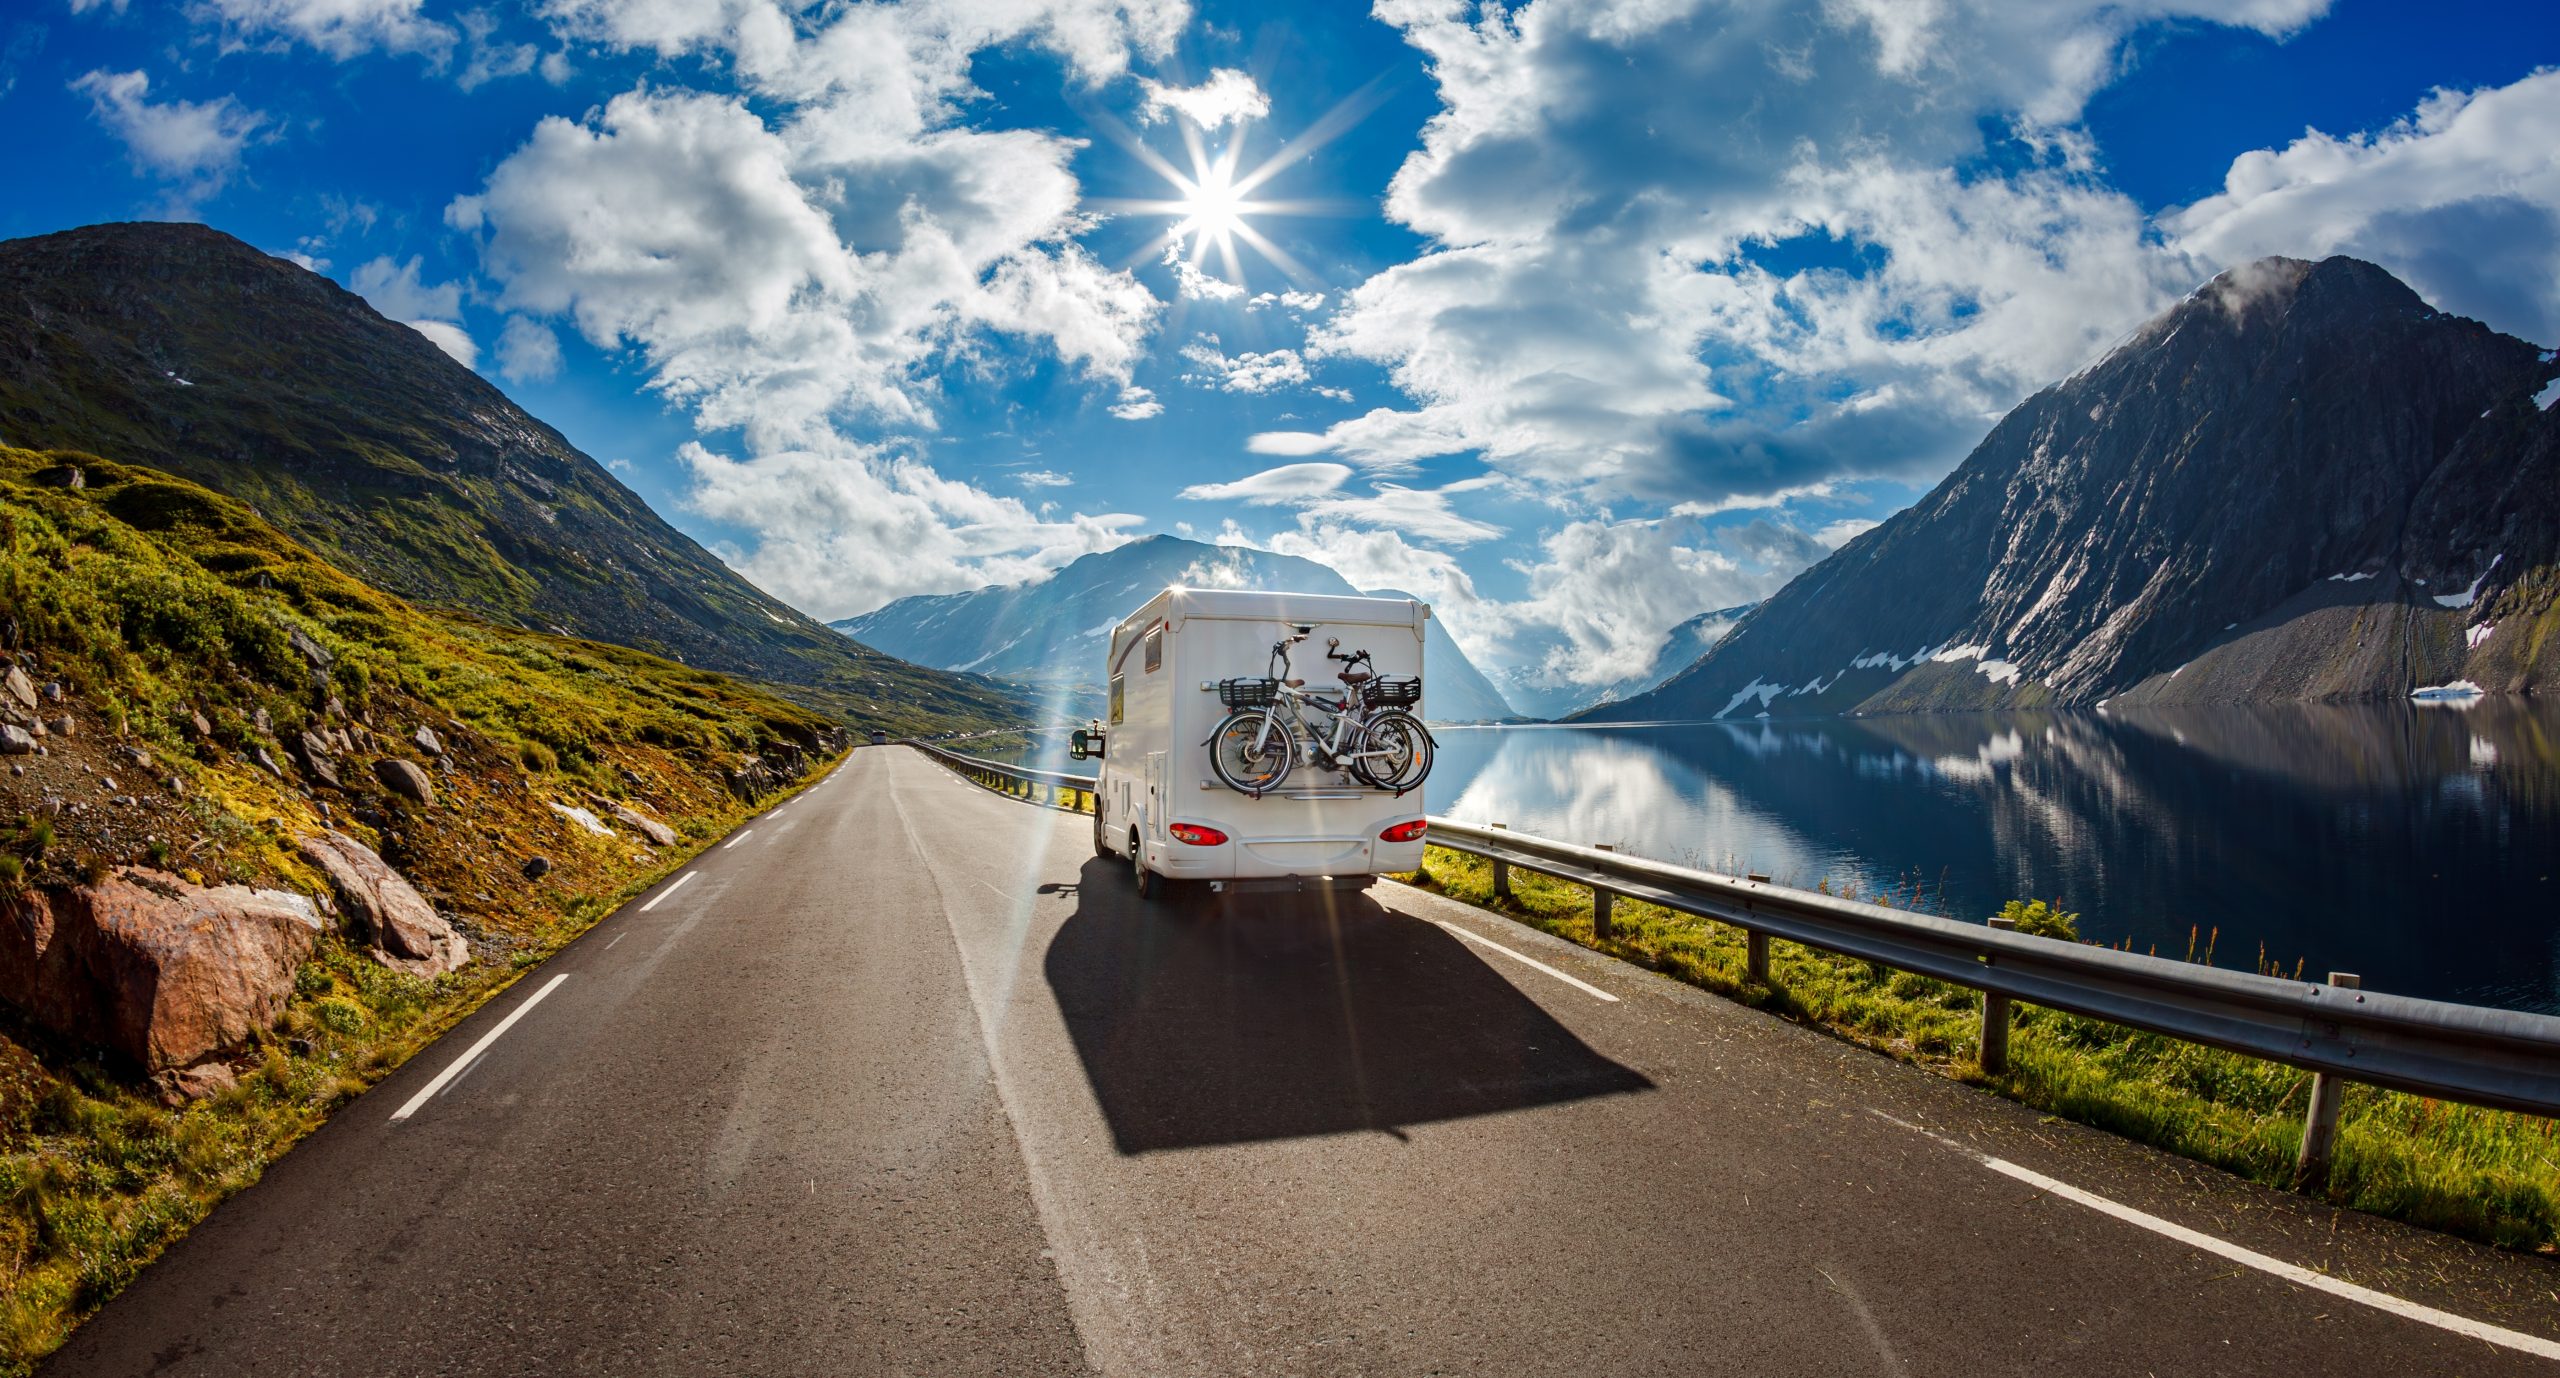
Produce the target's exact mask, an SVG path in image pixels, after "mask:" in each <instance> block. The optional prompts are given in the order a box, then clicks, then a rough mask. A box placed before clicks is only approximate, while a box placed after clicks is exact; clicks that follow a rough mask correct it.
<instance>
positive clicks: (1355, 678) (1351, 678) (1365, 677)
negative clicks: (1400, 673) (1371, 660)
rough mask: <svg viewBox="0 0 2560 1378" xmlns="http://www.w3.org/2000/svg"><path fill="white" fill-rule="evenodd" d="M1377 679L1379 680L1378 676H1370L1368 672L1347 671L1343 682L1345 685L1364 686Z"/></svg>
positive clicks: (1343, 673) (1344, 673) (1344, 672)
mask: <svg viewBox="0 0 2560 1378" xmlns="http://www.w3.org/2000/svg"><path fill="white" fill-rule="evenodd" d="M1375 678H1377V676H1375V675H1372V674H1370V673H1369V672H1368V671H1366V670H1345V671H1343V672H1342V682H1343V683H1345V684H1364V683H1367V682H1368V681H1370V680H1372V679H1375Z"/></svg>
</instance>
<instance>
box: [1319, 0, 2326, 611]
mask: <svg viewBox="0 0 2560 1378" xmlns="http://www.w3.org/2000/svg"><path fill="white" fill-rule="evenodd" d="M2325 7H2326V0H2241V3H2222V0H2136V2H2135V3H2130V4H2121V3H2114V0H2057V2H2056V3H2050V4H2037V5H2018V4H2003V3H1992V0H1932V2H1931V3H1903V2H1902V0H1757V2H1755V3H1743V2H1741V0H1732V2H1719V0H1641V2H1638V0H1529V3H1525V4H1521V5H1517V6H1513V7H1508V8H1490V7H1489V8H1485V9H1482V10H1477V9H1472V8H1467V7H1460V6H1452V5H1445V4H1438V3H1428V2H1427V0H1387V2H1386V3H1383V4H1381V5H1380V6H1379V7H1378V14H1379V17H1380V18H1381V19H1383V20H1385V21H1386V22H1388V23H1390V24H1392V25H1394V26H1396V27H1397V28H1399V29H1400V30H1402V31H1403V33H1404V35H1405V37H1406V39H1407V41H1409V42H1410V43H1412V44H1413V45H1414V46H1416V47H1417V48H1419V49H1421V51H1422V52H1423V53H1424V55H1425V56H1426V58H1427V59H1428V61H1429V62H1430V64H1431V69H1432V72H1433V75H1434V78H1435V80H1436V81H1437V82H1438V85H1439V91H1440V96H1441V101H1442V106H1443V108H1442V110H1441V112H1440V113H1439V114H1438V115H1437V116H1436V117H1435V118H1434V119H1433V120H1432V121H1431V122H1430V124H1429V125H1428V126H1427V127H1426V129H1425V131H1424V137H1423V145H1422V147H1421V148H1420V149H1418V150H1417V151H1415V152H1414V153H1413V154H1411V155H1410V156H1409V157H1408V158H1407V159H1406V161H1405V163H1404V165H1403V166H1402V168H1401V169H1400V170H1399V171H1398V173H1397V175H1396V177H1395V179H1394V181H1393V183H1392V185H1391V187H1390V190H1389V195H1388V199H1387V206H1388V211H1389V214H1390V215H1391V216H1392V217H1393V218H1394V219H1396V220H1398V221H1400V222H1401V223H1403V224H1405V225H1406V226H1408V227H1410V228H1412V229H1413V230H1415V231H1416V232H1418V233H1420V234H1422V235H1424V236H1426V237H1427V239H1428V240H1429V247H1428V248H1427V249H1426V250H1425V251H1424V252H1423V253H1422V254H1420V255H1419V256H1417V257H1416V258H1415V259H1413V260H1412V261H1410V262H1407V263H1403V264H1399V265H1397V266H1395V267H1392V268H1389V269H1387V270H1385V271H1383V272H1381V273H1378V274H1377V275H1375V276H1373V277H1372V278H1370V279H1369V280H1368V281H1367V282H1365V283H1363V284H1361V285H1360V286H1358V287H1356V288H1354V289H1353V290H1351V291H1350V292H1349V293H1347V294H1346V295H1345V296H1344V297H1343V299H1342V301H1341V304H1340V306H1339V308H1338V310H1337V313H1336V314H1335V315H1334V317H1333V318H1332V319H1331V320H1329V321H1328V322H1326V323H1325V324H1324V325H1322V326H1321V327H1319V328H1318V329H1317V330H1316V331H1315V332H1314V334H1313V335H1312V337H1311V339H1310V342H1309V347H1308V349H1307V355H1308V357H1309V358H1310V359H1313V358H1317V357H1321V356H1325V355H1347V356H1351V357H1356V358H1360V359H1364V360H1368V361H1370V362H1373V363H1376V364H1379V365H1381V366H1383V367H1385V368H1386V369H1387V370H1388V371H1389V375H1390V377H1391V379H1392V380H1393V381H1394V382H1395V384H1396V385H1397V386H1398V387H1399V388H1401V389H1402V390H1403V391H1404V392H1405V393H1406V394H1407V396H1408V397H1409V398H1410V399H1411V404H1410V405H1407V406H1403V407H1398V408H1392V409H1390V408H1380V409H1375V410H1372V411H1370V412H1368V413H1366V414H1365V415H1362V416H1358V417H1354V418H1351V419H1348V420H1345V421H1342V422H1339V423H1337V424H1335V425H1333V426H1331V427H1330V428H1328V429H1327V431H1326V432H1325V439H1326V444H1325V446H1324V447H1323V448H1324V449H1326V450H1328V451H1330V452H1332V453H1336V454H1339V455H1340V456H1342V457H1343V458H1345V459H1346V460H1349V461H1351V462H1353V463H1356V464H1360V465H1364V466H1368V467H1373V468H1383V469H1390V470H1391V469H1394V468H1397V467H1401V466H1409V465H1412V464H1414V463H1416V462H1418V461H1419V460H1421V459H1424V458H1427V457H1430V456H1435V455H1446V454H1456V453H1464V452H1479V453H1481V454H1482V455H1483V456H1484V457H1485V458H1486V460H1487V461H1489V462H1490V463H1492V464H1493V465H1495V466H1496V467H1498V468H1500V469H1502V470H1504V471H1506V472H1509V473H1511V474H1514V475H1516V476H1518V477H1520V478H1522V479H1524V480H1527V481H1529V482H1532V483H1534V484H1537V485H1540V486H1543V487H1545V488H1547V489H1549V490H1550V491H1552V492H1554V493H1556V494H1558V495H1560V496H1562V497H1566V498H1569V499H1571V500H1574V501H1579V502H1582V503H1585V504H1597V503H1607V502H1610V501H1613V500H1615V499H1618V498H1621V497H1625V498H1634V499H1637V500H1639V501H1643V502H1660V503H1663V504H1665V505H1669V504H1673V503H1679V502H1715V501H1719V500H1724V499H1728V498H1733V497H1736V496H1746V497H1747V496H1751V495H1759V494H1767V493H1771V492H1776V491H1780V490H1785V489H1790V488H1802V487H1805V486H1807V485H1810V484H1814V483H1818V482H1821V481H1824V480H1827V479H1835V478H1841V477H1848V476H1854V475H1859V474H1868V473H1877V474H1890V475H1894V476H1898V477H1911V478H1925V477H1935V476H1936V475H1937V473H1939V472H1942V471H1943V469H1944V467H1945V466H1946V465H1947V464H1949V463H1951V462H1952V461H1953V460H1954V459H1955V458H1956V457H1958V456H1959V455H1960V454H1961V453H1962V452H1963V451H1964V449H1965V448H1966V447H1968V446H1970V445H1971V444H1972V443H1973V442H1974V441H1975V440H1977V439H1979V437H1980V435H1981V431H1982V428H1983V423H1984V419H1985V417H1986V415H1989V414H1996V413H1997V412H1999V411H2001V410H2004V409H2005V408H2007V407H2008V406H2010V405H2012V404H2014V403H2015V402H2016V401H2017V400H2018V399H2020V398H2021V397H2023V396H2025V395H2026V393H2028V392H2029V391H2032V390H2033V389H2034V388H2036V387H2040V386H2042V385H2044V384H2045V383H2047V382H2050V381H2051V380H2052V379H2053V378H2054V377H2056V376H2059V375H2061V374H2063V373H2066V372H2068V371H2069V370H2070V369H2071V368H2073V367H2075V366H2077V365H2078V364H2080V363H2082V362H2084V361H2085V360H2086V359H2087V358H2088V357H2090V356H2091V355H2092V354H2093V353H2094V352H2096V351H2097V350H2099V349H2101V348H2103V347H2104V346H2105V345H2106V344H2107V343H2109V342H2110V341H2112V340H2113V339H2115V338H2117V337H2118V336H2120V335H2121V333H2122V332H2123V331H2124V330H2125V329H2126V328H2128V327H2129V326H2130V325H2131V324H2132V323H2134V322H2135V321H2137V320H2139V319H2141V318H2142V317H2143V316H2145V315H2147V314H2148V313H2150V312H2151V311H2153V310H2154V309H2156V308H2157V307H2159V306H2161V305H2164V304H2166V303H2167V302H2168V301H2170V300H2173V299H2174V298H2175V297H2176V296H2177V295H2178V294H2179V293H2180V292H2182V291H2183V290H2184V289H2185V288H2187V287H2188V286H2190V285H2192V284H2193V283H2194V282H2195V281H2198V280H2200V279H2201V278H2202V277H2204V276H2207V275H2209V274H2208V273H2206V272H2202V271H2199V268H2198V265H2197V264H2196V263H2195V261H2194V260H2192V259H2191V258H2190V257H2189V256H2188V255H2186V254H2185V253H2183V252H2181V251H2179V250H2178V249H2177V248H2175V247H2172V246H2164V245H2162V244H2161V243H2160V242H2159V238H2158V236H2157V234H2156V231H2155V230H2154V229H2153V227H2152V226H2150V225H2149V224H2148V223H2147V221H2146V219H2145V217H2144V216H2143V214H2142V213H2141V210H2140V208H2139V207H2138V206H2136V205H2135V204H2134V203H2133V202H2132V201H2131V200H2130V199H2129V198H2127V197H2125V196H2123V195H2121V194H2119V193H2117V192H2116V191H2114V190H2113V189H2112V188H2110V187H2108V186H2107V185H2105V184H2104V183H2103V182H2102V181H2101V180H2100V178H2099V175H2098V172H2097V164H2096V161H2095V157H2094V155H2095V150H2094V148H2093V146H2092V145H2091V143H2090V141H2089V138H2088V136H2087V134H2086V132H2085V131H2084V130H2082V129H2080V128H2079V126H2078V124H2077V121H2078V120H2079V118H2080V113H2081V110H2082V108H2083V106H2084V105H2085V103H2086V101H2087V100H2088V98H2089V97H2090V96H2091V95H2092V94H2093V93H2094V92H2095V91H2097V90H2098V89H2099V88H2100V87H2101V86H2103V85H2104V84H2105V83H2106V82H2108V81H2110V80H2112V79H2113V78H2114V76H2115V75H2116V74H2117V73H2118V72H2119V71H2120V70H2122V64H2123V61H2124V58H2123V52H2124V43H2125V39H2126V37H2127V36H2128V35H2129V34H2130V33H2131V32H2132V31H2133V30H2134V29H2135V28H2136V27H2138V26H2140V25H2142V24H2145V23H2150V22H2154V21H2157V20H2162V19H2174V20H2196V21H2206V22H2219V23H2226V24H2238V25H2243V26H2246V27H2250V28H2254V29H2257V30H2259V31H2261V32H2265V33H2269V34H2274V35H2283V34H2288V33H2290V32H2292V31H2293V30H2294V29H2296V28H2299V27H2300V26H2301V25H2302V24H2304V23H2307V22H2309V21H2310V20H2311V19H2313V18H2316V17H2317V16H2318V15H2319V14H2320V13H2321V12H2322V11H2323V10H2324V9H2325ZM1986 131H1989V133H1990V136H1991V137H1997V138H2003V139H2014V143H2011V144H2010V145H2009V146H2008V147H2006V148H2003V149H2001V150H1999V153H2000V157H1999V158H1997V159H1986V158H1985V157H1984V156H1983V155H1984V153H1985V152H1986V148H1985V144H1986ZM2003 166H2005V167H2007V168H2009V169H2011V170H2008V171H2005V172H2004V171H2001V170H1999V168H2001V167H2003ZM1959 167H1963V168H1964V169H1966V170H1965V171H1963V172H1962V173H1959V172H1958V171H1957V170H1956V169H1958V168H1959ZM1844 396H1847V397H1850V398H1851V399H1852V400H1851V401H1849V402H1845V403H1844V402H1842V401H1841V400H1840V399H1841V398H1842V397H1844ZM1305 452H1309V453H1312V452H1313V451H1312V450H1309V451H1305ZM1693 611H1695V610H1694V609H1693Z"/></svg>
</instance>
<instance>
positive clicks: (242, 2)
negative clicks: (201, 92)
mask: <svg viewBox="0 0 2560 1378" xmlns="http://www.w3.org/2000/svg"><path fill="white" fill-rule="evenodd" d="M424 8H425V6H424V4H423V3H422V0H195V3H193V4H191V5H190V6H189V13H191V14H193V15H194V16H196V17H197V18H199V19H205V20H213V21H217V22H219V23H220V24H221V26H222V29H223V36H224V43H225V46H228V47H233V48H240V47H253V46H261V45H275V44H281V43H302V44H305V45H308V46H309V47H312V48H314V49H317V50H318V51H320V52H323V53H326V54H328V55H329V56H330V57H333V58H335V59H337V60H338V61H340V62H344V61H346V60H348V59H350V58H354V57H360V56H362V55H363V54H365V53H369V52H372V51H374V50H375V49H381V50H382V51H385V52H393V53H414V54H417V55H418V56H420V57H423V58H425V59H427V61H428V62H429V63H430V64H432V65H434V66H437V67H441V66H443V65H444V62H445V59H446V58H447V57H448V56H450V55H451V54H452V52H453V45H454V42H455V34H454V31H453V30H452V29H451V28H449V27H447V26H445V25H443V24H439V23H437V22H436V21H434V20H432V19H428V18H426V17H425V16H424V15H423V14H422V13H421V11H422V10H423V9H424Z"/></svg>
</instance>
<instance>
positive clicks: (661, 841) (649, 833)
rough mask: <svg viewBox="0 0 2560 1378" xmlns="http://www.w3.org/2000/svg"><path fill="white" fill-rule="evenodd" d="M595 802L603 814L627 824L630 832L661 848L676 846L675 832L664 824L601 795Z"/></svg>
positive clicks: (596, 797)
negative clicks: (610, 815) (608, 814)
mask: <svg viewBox="0 0 2560 1378" xmlns="http://www.w3.org/2000/svg"><path fill="white" fill-rule="evenodd" d="M595 801H596V804H597V805H598V806H599V807H601V808H602V809H604V811H605V812H607V813H610V814H612V815H613V816H614V817H616V818H618V819H620V820H622V821H623V822H624V823H627V824H629V825H630V826H631V830H632V831H634V832H636V833H638V834H640V835H641V836H642V837H645V838H647V839H649V840H650V841H651V842H654V843H656V844H657V845H659V846H661V847H672V846H674V845H676V830H675V829H673V828H670V827H668V826H667V825H666V824H664V823H661V822H659V821H658V820H656V819H654V818H651V817H650V816H649V815H647V814H645V813H642V812H641V811H639V810H638V809H635V808H633V807H631V806H630V805H629V804H625V803H622V802H620V801H618V800H613V799H607V798H605V797H604V796H603V795H597V796H595Z"/></svg>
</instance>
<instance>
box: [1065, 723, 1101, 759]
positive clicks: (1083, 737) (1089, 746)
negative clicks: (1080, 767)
mask: <svg viewBox="0 0 2560 1378" xmlns="http://www.w3.org/2000/svg"><path fill="white" fill-rule="evenodd" d="M1101 754H1102V739H1101V738H1100V737H1097V736H1095V735H1094V734H1093V733H1090V732H1087V731H1085V730H1084V729H1083V728H1081V727H1079V728H1077V729H1076V730H1075V731H1073V732H1070V733H1068V734H1067V755H1069V756H1071V757H1073V758H1074V759H1076V760H1079V761H1084V760H1090V759H1092V758H1093V757H1096V756H1099V755H1101Z"/></svg>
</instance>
